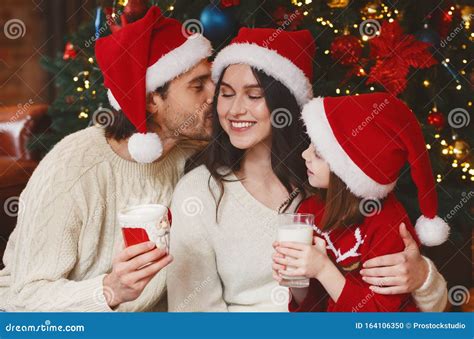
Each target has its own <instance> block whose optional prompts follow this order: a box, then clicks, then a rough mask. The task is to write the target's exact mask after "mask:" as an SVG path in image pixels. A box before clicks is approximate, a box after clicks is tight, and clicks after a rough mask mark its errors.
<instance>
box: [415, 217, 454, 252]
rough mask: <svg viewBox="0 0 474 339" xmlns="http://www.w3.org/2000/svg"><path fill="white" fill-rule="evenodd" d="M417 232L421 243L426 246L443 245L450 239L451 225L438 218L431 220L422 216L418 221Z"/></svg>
mask: <svg viewBox="0 0 474 339" xmlns="http://www.w3.org/2000/svg"><path fill="white" fill-rule="evenodd" d="M415 230H416V234H418V238H419V239H420V241H421V243H422V244H423V245H426V246H438V245H441V244H442V243H444V242H445V241H446V240H448V237H449V225H448V224H447V223H446V222H445V221H444V220H443V219H441V218H440V217H438V216H435V217H434V218H433V219H430V218H427V217H425V216H424V215H422V216H421V217H419V218H418V220H417V221H416V225H415Z"/></svg>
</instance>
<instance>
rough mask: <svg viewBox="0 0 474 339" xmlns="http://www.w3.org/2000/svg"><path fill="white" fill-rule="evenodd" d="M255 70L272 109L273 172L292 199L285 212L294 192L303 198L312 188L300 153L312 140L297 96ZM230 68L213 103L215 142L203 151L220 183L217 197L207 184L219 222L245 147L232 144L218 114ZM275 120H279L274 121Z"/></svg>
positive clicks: (206, 161) (208, 166)
mask: <svg viewBox="0 0 474 339" xmlns="http://www.w3.org/2000/svg"><path fill="white" fill-rule="evenodd" d="M251 69H252V72H253V74H254V76H255V78H256V79H257V82H258V84H259V85H260V86H261V87H262V89H263V92H264V97H265V102H266V104H267V107H268V110H269V111H270V112H272V113H271V114H272V116H271V121H272V127H271V136H272V148H271V164H272V169H273V172H274V173H275V174H276V176H277V177H278V179H279V180H280V182H281V183H282V184H283V185H284V186H285V188H286V190H287V191H288V194H290V199H289V200H288V201H287V203H286V206H285V208H284V209H283V211H286V209H287V208H288V206H289V205H290V204H291V202H292V201H293V199H294V198H295V197H296V196H297V194H292V192H293V191H294V190H295V189H298V190H299V191H300V192H301V193H302V195H303V198H304V197H305V196H306V193H307V192H308V191H309V190H311V191H312V189H311V187H310V186H309V184H308V181H307V175H306V166H305V162H304V160H303V158H302V157H301V153H302V152H303V151H304V150H305V149H306V148H307V146H308V145H309V139H308V137H307V135H306V133H304V126H303V122H302V120H301V119H300V112H301V111H300V107H299V106H298V103H297V101H296V98H295V97H294V95H293V94H291V92H290V91H289V89H288V88H287V87H285V86H284V85H283V84H282V83H281V82H279V81H278V80H276V79H274V78H273V77H271V76H269V75H267V74H266V73H264V72H262V71H259V70H257V69H254V68H253V67H251ZM226 70H227V68H226V69H225V70H224V71H223V72H222V74H221V75H220V78H219V81H218V82H217V84H216V92H215V94H214V102H213V106H212V128H213V132H212V142H211V143H210V144H209V146H208V148H207V149H206V151H205V153H204V164H205V166H206V167H207V169H208V170H209V172H210V173H211V176H212V178H214V180H215V181H216V182H217V185H218V188H219V194H218V196H216V195H215V194H214V191H213V190H212V189H211V178H209V182H208V186H209V190H210V191H211V194H212V195H213V197H214V200H215V202H216V221H217V220H218V218H217V215H218V209H219V205H220V202H221V200H222V197H223V195H224V182H226V181H227V182H228V181H230V180H229V179H227V178H226V176H228V175H229V174H230V173H231V172H235V171H238V170H240V168H241V165H242V160H243V158H244V154H245V150H241V149H238V148H236V147H234V146H233V145H232V143H231V142H230V140H229V135H228V134H227V133H226V132H225V131H224V130H223V128H222V126H221V124H220V123H219V117H218V114H217V100H218V97H219V90H220V86H221V83H222V78H223V77H224V73H225V71H226ZM278 112H284V113H282V114H286V117H283V118H286V122H289V123H284V124H278V123H279V122H281V121H279V120H277V119H278V117H277V113H278ZM275 120H276V121H275Z"/></svg>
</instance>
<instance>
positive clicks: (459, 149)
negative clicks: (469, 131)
mask: <svg viewBox="0 0 474 339" xmlns="http://www.w3.org/2000/svg"><path fill="white" fill-rule="evenodd" d="M470 153H471V148H470V146H469V144H468V143H467V142H466V141H464V140H462V139H458V140H456V141H455V142H454V145H453V154H454V157H455V158H456V159H457V160H458V161H463V160H465V159H466V158H467V157H468V156H469V154H470Z"/></svg>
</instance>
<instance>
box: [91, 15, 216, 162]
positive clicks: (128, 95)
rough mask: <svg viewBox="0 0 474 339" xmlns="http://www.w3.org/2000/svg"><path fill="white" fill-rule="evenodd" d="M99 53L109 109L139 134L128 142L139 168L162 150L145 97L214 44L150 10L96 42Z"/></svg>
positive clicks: (186, 67)
mask: <svg viewBox="0 0 474 339" xmlns="http://www.w3.org/2000/svg"><path fill="white" fill-rule="evenodd" d="M95 53H96V58H97V62H98V64H99V66H100V68H101V70H102V73H103V75H104V85H105V87H106V88H108V92H107V95H108V98H109V101H110V104H111V106H112V107H113V108H114V109H116V110H122V112H123V113H124V114H125V115H126V116H127V118H128V119H129V120H130V122H131V123H132V124H133V125H134V126H135V127H136V129H137V131H138V133H135V134H133V135H132V136H131V137H130V139H129V141H128V150H129V152H130V155H131V156H132V158H133V159H134V160H135V161H137V162H141V163H150V162H153V161H155V160H156V159H158V158H159V157H160V156H161V153H162V151H163V147H162V144H161V141H160V138H159V137H158V135H157V134H156V133H152V132H149V133H147V125H146V96H147V94H148V93H150V92H153V91H155V90H156V89H157V88H159V87H161V86H163V85H165V84H166V83H167V82H169V81H171V80H173V79H174V78H176V77H177V76H179V75H181V74H183V73H185V72H187V71H188V70H190V69H191V68H193V67H194V66H196V65H197V64H198V63H199V62H201V61H202V60H203V59H205V58H207V57H209V56H210V55H211V54H212V47H211V44H210V42H209V41H208V40H207V39H206V38H204V37H203V36H202V35H200V34H194V35H191V36H189V35H188V34H187V32H186V31H185V29H184V28H183V26H182V25H181V23H180V22H179V21H177V20H175V19H171V18H167V17H165V16H163V15H162V13H161V11H160V9H159V8H158V7H156V6H152V7H151V8H150V9H149V10H148V12H147V14H146V15H145V17H144V18H142V19H140V20H137V21H135V22H134V23H131V24H128V25H126V26H124V27H123V28H122V29H120V30H119V31H117V32H115V33H113V34H111V35H109V36H107V37H104V38H101V39H99V40H97V42H96V46H95Z"/></svg>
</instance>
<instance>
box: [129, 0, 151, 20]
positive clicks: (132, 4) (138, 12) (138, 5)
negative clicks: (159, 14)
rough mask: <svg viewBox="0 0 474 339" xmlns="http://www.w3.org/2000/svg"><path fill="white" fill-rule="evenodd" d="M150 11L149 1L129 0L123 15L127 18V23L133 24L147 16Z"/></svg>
mask: <svg viewBox="0 0 474 339" xmlns="http://www.w3.org/2000/svg"><path fill="white" fill-rule="evenodd" d="M147 11H148V0H128V3H127V5H126V6H125V8H124V9H123V15H125V18H127V23H132V22H134V21H136V20H138V19H141V18H143V17H144V16H145V14H146V12H147Z"/></svg>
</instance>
